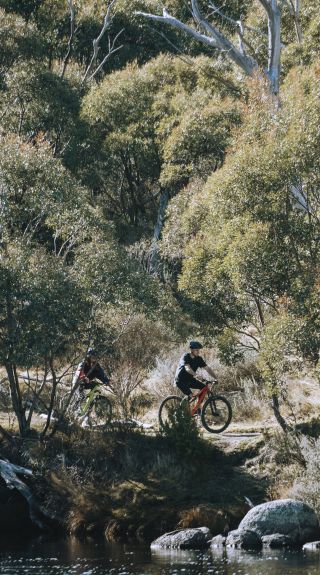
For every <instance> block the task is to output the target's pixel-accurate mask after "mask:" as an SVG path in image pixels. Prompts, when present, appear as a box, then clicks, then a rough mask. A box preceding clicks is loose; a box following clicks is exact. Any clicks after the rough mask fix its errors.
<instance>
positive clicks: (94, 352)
mask: <svg viewBox="0 0 320 575" xmlns="http://www.w3.org/2000/svg"><path fill="white" fill-rule="evenodd" d="M97 355H98V354H97V352H96V350H95V349H94V348H93V347H89V349H88V351H87V357H92V356H94V357H97Z"/></svg>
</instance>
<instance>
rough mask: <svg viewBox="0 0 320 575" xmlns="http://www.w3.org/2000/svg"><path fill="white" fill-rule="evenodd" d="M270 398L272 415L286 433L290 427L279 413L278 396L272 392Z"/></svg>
mask: <svg viewBox="0 0 320 575" xmlns="http://www.w3.org/2000/svg"><path fill="white" fill-rule="evenodd" d="M271 400H272V404H271V405H272V409H273V413H274V416H275V418H276V420H277V422H278V423H279V425H280V427H281V429H282V431H284V433H288V431H290V427H289V425H288V424H287V422H286V421H285V419H284V418H283V417H282V415H281V413H280V407H279V398H278V396H277V394H276V393H273V394H272V396H271Z"/></svg>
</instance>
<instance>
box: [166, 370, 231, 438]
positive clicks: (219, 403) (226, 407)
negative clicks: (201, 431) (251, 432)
mask: <svg viewBox="0 0 320 575" xmlns="http://www.w3.org/2000/svg"><path fill="white" fill-rule="evenodd" d="M215 383H216V382H213V381H208V382H206V385H205V387H204V388H203V389H201V390H200V391H199V392H198V393H195V394H193V395H192V398H191V400H190V401H189V398H188V397H183V398H181V397H179V396H178V395H169V396H168V397H166V398H165V399H164V400H163V401H162V403H161V404H160V407H159V423H160V427H162V428H163V427H165V425H170V423H172V418H174V414H175V412H176V411H177V410H178V409H186V408H188V409H190V411H191V415H192V416H196V415H200V417H201V423H202V425H203V427H204V428H205V429H206V430H207V431H209V433H221V432H222V431H224V430H225V429H227V427H228V426H229V425H230V422H231V419H232V408H231V405H230V403H229V401H228V400H227V399H226V398H225V397H223V396H222V395H215V394H214V393H213V390H212V386H213V385H214V384H215Z"/></svg>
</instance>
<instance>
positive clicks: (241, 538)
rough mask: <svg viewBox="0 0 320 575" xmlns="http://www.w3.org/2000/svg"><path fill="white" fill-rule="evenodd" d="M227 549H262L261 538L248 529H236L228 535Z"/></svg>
mask: <svg viewBox="0 0 320 575" xmlns="http://www.w3.org/2000/svg"><path fill="white" fill-rule="evenodd" d="M226 547H235V548H236V549H261V547H262V542H261V538H260V537H259V535H258V534H257V533H255V532H254V531H250V530H246V529H241V530H240V529H235V530H234V531H230V532H229V533H228V537H227V540H226Z"/></svg>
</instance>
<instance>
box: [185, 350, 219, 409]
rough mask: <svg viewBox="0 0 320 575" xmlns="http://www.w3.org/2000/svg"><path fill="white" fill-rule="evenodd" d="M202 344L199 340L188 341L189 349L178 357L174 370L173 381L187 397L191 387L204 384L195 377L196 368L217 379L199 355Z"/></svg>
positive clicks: (199, 387)
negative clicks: (177, 363)
mask: <svg viewBox="0 0 320 575" xmlns="http://www.w3.org/2000/svg"><path fill="white" fill-rule="evenodd" d="M202 348H203V345H201V343H200V342H199V341H190V344H189V349H190V351H189V352H187V353H184V354H183V356H182V357H181V358H180V361H179V365H178V367H177V370H176V374H175V378H174V383H175V385H176V386H177V387H178V388H179V389H180V390H181V391H182V393H184V394H185V395H187V396H188V397H189V398H191V397H192V391H191V389H203V388H204V386H205V384H204V383H202V382H201V381H199V380H198V379H197V378H196V375H197V374H196V371H197V369H198V368H199V367H200V368H203V369H205V370H206V372H207V373H208V374H209V375H211V377H213V378H214V379H217V377H216V374H215V372H214V371H213V369H212V368H211V367H209V366H208V365H207V364H206V362H205V361H204V359H203V358H202V357H201V355H200V349H202Z"/></svg>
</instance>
